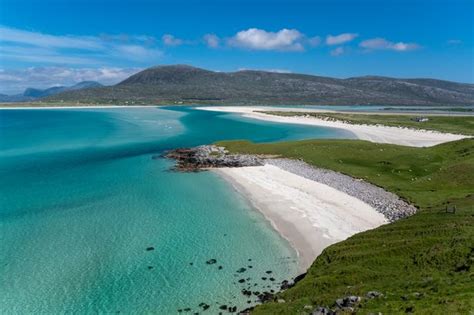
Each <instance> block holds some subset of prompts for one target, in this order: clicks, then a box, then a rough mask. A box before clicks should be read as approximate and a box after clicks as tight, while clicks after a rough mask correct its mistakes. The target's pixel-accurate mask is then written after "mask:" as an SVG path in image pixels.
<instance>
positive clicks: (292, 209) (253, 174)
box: [213, 164, 389, 273]
mask: <svg viewBox="0 0 474 315" xmlns="http://www.w3.org/2000/svg"><path fill="white" fill-rule="evenodd" d="M213 171H214V172H216V173H217V174H219V175H220V176H222V177H223V178H224V179H225V180H227V181H228V182H229V183H230V184H231V185H232V186H233V187H234V189H236V191H238V192H239V193H240V194H242V195H243V196H244V197H246V198H247V200H249V202H250V203H251V204H252V205H253V206H254V208H256V209H257V210H258V211H260V212H261V213H262V214H263V216H264V217H265V218H266V219H267V220H268V221H269V222H270V224H271V225H272V226H273V228H274V229H275V230H276V231H277V232H278V233H279V234H280V235H281V236H282V237H283V238H285V239H286V240H287V241H288V242H289V243H290V245H291V246H292V247H293V248H294V249H295V250H296V252H297V256H298V268H299V271H300V272H302V273H303V272H306V270H307V269H308V268H309V267H310V266H311V264H312V263H313V261H314V260H315V259H316V257H317V256H318V255H319V254H321V252H322V251H323V250H324V249H325V248H326V247H328V246H329V245H332V244H334V243H337V242H340V241H342V240H344V239H346V238H348V237H350V236H352V235H354V234H356V233H359V232H362V231H366V230H370V229H373V228H376V227H378V226H380V225H383V224H386V223H388V222H389V220H388V219H387V218H386V217H385V216H384V215H383V214H382V213H380V212H378V211H377V210H376V209H375V208H374V207H372V206H370V205H369V204H367V203H365V202H363V201H361V200H360V199H358V198H355V197H353V196H350V195H349V194H347V193H345V192H342V191H340V190H338V189H335V188H333V187H330V186H328V185H326V184H323V183H320V182H318V181H314V180H311V179H308V178H304V177H302V176H300V175H297V174H294V173H292V172H289V171H286V170H284V169H282V168H280V167H278V166H275V165H271V164H265V165H264V166H249V167H239V168H218V169H213Z"/></svg>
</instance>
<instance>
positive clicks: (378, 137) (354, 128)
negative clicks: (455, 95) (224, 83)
mask: <svg viewBox="0 0 474 315" xmlns="http://www.w3.org/2000/svg"><path fill="white" fill-rule="evenodd" d="M198 108H199V109H202V110H211V111H221V112H228V113H239V114H242V115H243V116H244V117H248V118H254V119H260V120H267V121H273V122H281V123H290V124H302V125H314V126H321V127H330V128H338V129H344V130H347V131H350V132H352V133H353V134H354V135H355V136H356V137H357V138H358V139H361V140H367V141H371V142H377V143H391V144H398V145H406V146H413V147H429V146H433V145H437V144H440V143H444V142H449V141H455V140H460V139H463V138H468V137H467V136H464V135H457V134H451V133H441V132H436V131H428V130H415V129H409V128H398V127H388V126H376V125H355V124H349V123H345V122H342V121H327V120H323V119H318V118H315V117H302V116H293V117H284V116H276V115H269V114H264V113H258V112H257V111H268V110H278V111H279V110H287V111H288V110H290V109H288V108H287V109H281V108H268V107H267V108H265V107H247V106H212V107H198ZM291 110H292V111H298V109H296V110H295V109H293V108H292V109H291ZM300 111H301V109H300ZM307 111H308V110H307ZM312 111H313V112H328V111H326V110H324V111H323V110H321V111H317V110H312Z"/></svg>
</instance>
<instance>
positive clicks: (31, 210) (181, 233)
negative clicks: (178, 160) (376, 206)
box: [0, 108, 352, 314]
mask: <svg viewBox="0 0 474 315" xmlns="http://www.w3.org/2000/svg"><path fill="white" fill-rule="evenodd" d="M331 137H335V138H340V137H342V138H351V137H352V135H351V134H348V133H344V132H341V131H338V130H335V129H327V128H317V127H309V126H297V125H285V124H275V123H267V122H262V121H256V120H250V119H244V118H240V117H239V116H235V115H232V114H222V113H215V112H208V111H198V110H194V109H192V108H133V109H74V110H72V109H68V110H66V109H55V110H2V111H0V313H2V314H25V313H47V314H51V313H64V312H79V313H96V312H108V313H109V312H110V313H112V312H121V313H131V312H134V313H158V314H174V313H177V310H178V309H184V308H188V307H189V308H191V309H192V311H193V312H200V311H201V309H200V308H199V306H198V305H199V303H201V302H204V303H207V304H209V305H211V307H210V308H209V310H207V311H206V312H207V313H209V314H215V313H217V312H218V306H219V305H222V304H226V305H235V306H237V307H239V308H244V307H247V306H248V305H252V304H254V302H255V298H251V299H248V298H246V297H245V296H243V295H242V294H241V292H240V291H241V290H242V289H243V288H248V287H250V286H251V287H252V290H253V291H255V290H258V291H260V292H262V291H264V290H267V291H269V290H271V289H276V288H277V287H278V285H277V282H281V281H282V280H284V279H290V278H291V277H294V276H295V275H296V274H297V264H296V255H295V252H294V251H293V249H291V248H290V247H289V245H288V244H287V242H286V241H285V240H283V239H282V238H281V237H280V236H279V235H278V234H277V233H276V232H275V231H274V230H273V229H272V228H271V227H270V226H269V224H268V223H267V222H266V221H265V220H264V218H263V217H262V216H261V215H260V213H258V212H257V211H254V210H253V209H252V208H251V206H250V205H249V204H248V203H247V202H246V200H244V199H243V198H242V197H241V196H240V195H239V194H237V193H236V192H235V191H234V190H233V189H232V187H230V185H229V184H227V183H226V182H225V181H223V180H222V179H221V178H220V177H218V176H216V175H215V174H214V173H212V172H201V173H193V174H183V173H174V172H170V171H169V168H170V166H171V162H170V161H168V160H165V159H162V158H156V155H158V156H159V155H160V154H161V153H162V152H163V151H164V150H167V149H171V148H175V147H181V146H191V145H198V144H203V143H209V142H212V141H216V140H220V139H251V140H253V141H259V142H267V141H276V140H286V139H304V138H331ZM153 156H155V158H154V159H153V158H152V157H153ZM148 247H153V248H154V250H150V251H147V248H148ZM209 259H216V260H217V263H216V264H213V265H208V264H206V261H208V260H209ZM219 266H222V269H219ZM249 266H252V268H250V267H249ZM241 267H244V268H246V269H247V270H246V271H245V272H243V273H236V271H237V270H238V269H239V268H241ZM267 270H271V271H272V272H273V273H272V276H273V277H274V278H275V281H274V282H271V281H269V280H266V281H263V280H261V277H264V276H267V277H269V276H268V274H266V273H265V272H266V271H267ZM242 278H243V279H249V280H246V282H245V283H243V284H242V283H239V282H238V280H239V279H242ZM248 300H250V302H251V303H250V304H248V303H247V301H248Z"/></svg>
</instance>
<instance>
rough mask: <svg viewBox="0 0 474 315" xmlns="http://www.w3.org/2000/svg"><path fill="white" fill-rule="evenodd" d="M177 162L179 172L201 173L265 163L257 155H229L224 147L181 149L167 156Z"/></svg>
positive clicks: (176, 167) (204, 146) (211, 146)
mask: <svg viewBox="0 0 474 315" xmlns="http://www.w3.org/2000/svg"><path fill="white" fill-rule="evenodd" d="M165 156H166V157H167V158H172V159H175V160H176V166H175V169H176V170H178V171H184V172H189V171H199V170H202V169H206V168H216V167H242V166H260V165H264V161H263V160H262V159H260V158H259V157H257V156H255V155H249V154H228V151H227V150H226V149H225V148H223V147H218V146H215V145H202V146H198V147H194V148H180V149H176V150H172V151H170V152H168V153H167V154H166V155H165Z"/></svg>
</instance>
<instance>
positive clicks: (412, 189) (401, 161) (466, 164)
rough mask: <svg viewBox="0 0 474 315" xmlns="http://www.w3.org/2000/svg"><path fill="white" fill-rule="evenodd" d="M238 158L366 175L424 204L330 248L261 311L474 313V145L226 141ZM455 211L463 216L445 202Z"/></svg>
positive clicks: (259, 310)
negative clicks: (346, 300) (352, 302)
mask: <svg viewBox="0 0 474 315" xmlns="http://www.w3.org/2000/svg"><path fill="white" fill-rule="evenodd" d="M219 144H220V145H224V146H226V147H227V148H228V149H229V150H230V151H232V152H245V153H254V154H275V155H281V156H284V157H288V158H294V159H303V160H305V161H306V162H307V163H310V164H312V165H316V166H320V167H324V168H328V169H332V170H335V171H339V172H342V173H345V174H349V175H351V176H354V177H358V178H363V179H365V180H367V181H369V182H371V183H374V184H376V185H378V186H381V187H384V188H385V189H387V190H389V191H392V192H395V193H396V194H398V195H399V196H401V197H403V198H405V199H406V200H408V201H409V202H411V203H413V204H415V205H416V206H417V207H419V212H418V213H417V214H416V215H414V216H412V217H410V218H407V219H403V220H400V221H398V222H395V223H393V224H389V225H385V226H382V227H379V228H377V229H374V230H371V231H367V232H363V233H360V234H357V235H355V236H353V237H351V238H349V239H347V240H346V241H343V242H340V243H338V244H335V245H332V246H330V247H328V248H327V249H326V250H325V251H324V252H323V253H322V254H321V255H320V256H319V257H318V258H317V259H316V261H315V262H314V263H313V265H312V266H311V268H310V269H309V271H308V274H307V275H306V277H305V278H304V279H303V280H302V281H301V282H299V283H298V284H297V285H296V286H295V287H293V288H291V289H289V290H287V291H284V292H282V293H281V294H280V295H279V298H282V299H284V300H285V301H286V302H285V303H268V304H264V305H261V306H259V307H257V308H256V309H255V311H254V314H307V313H310V311H311V308H309V307H307V308H305V306H306V305H311V306H312V307H315V306H329V307H331V306H333V304H334V302H335V300H336V299H337V298H340V297H343V296H346V295H351V294H354V295H359V296H365V295H366V294H367V292H368V291H372V290H376V291H379V292H381V293H383V297H379V298H375V299H363V300H362V302H361V304H359V305H358V307H357V309H356V310H357V311H358V312H361V313H364V314H366V313H377V312H382V313H384V314H394V313H395V314H396V313H411V312H414V313H419V314H468V313H469V312H472V311H474V270H473V263H474V176H473V175H472V174H474V140H472V139H466V140H461V141H456V142H451V143H446V144H442V145H438V146H435V147H430V148H412V147H403V146H396V145H388V144H376V143H370V142H366V141H359V140H308V141H297V142H284V143H275V144H273V143H272V144H253V143H250V142H246V141H236V142H235V141H234V142H222V143H219ZM448 204H450V205H456V207H457V211H456V213H455V214H452V213H446V211H445V209H446V205H448Z"/></svg>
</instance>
